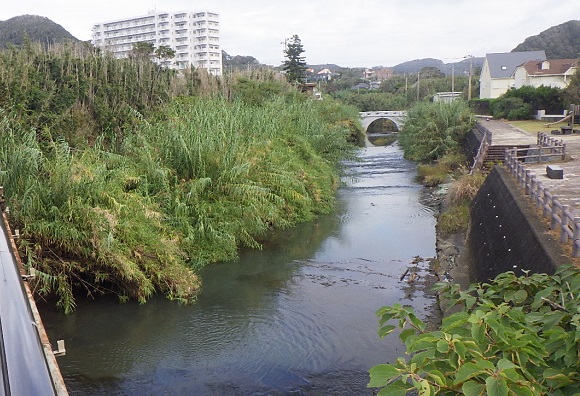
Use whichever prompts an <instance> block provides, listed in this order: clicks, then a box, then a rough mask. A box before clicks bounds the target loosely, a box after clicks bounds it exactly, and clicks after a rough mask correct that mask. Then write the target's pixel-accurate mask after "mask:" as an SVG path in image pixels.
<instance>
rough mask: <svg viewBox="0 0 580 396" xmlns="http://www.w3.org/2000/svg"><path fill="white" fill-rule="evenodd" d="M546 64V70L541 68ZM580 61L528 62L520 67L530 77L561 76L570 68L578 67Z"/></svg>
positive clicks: (552, 60)
mask: <svg viewBox="0 0 580 396" xmlns="http://www.w3.org/2000/svg"><path fill="white" fill-rule="evenodd" d="M544 62H547V63H546V65H545V66H546V68H544V69H543V68H542V64H543V63H544ZM579 64H580V59H550V60H548V61H535V60H534V61H528V62H526V63H524V64H523V65H522V67H523V68H524V69H526V72H527V73H528V75H530V76H542V75H554V74H560V75H563V74H564V73H566V72H567V71H568V70H570V68H572V67H578V65H579Z"/></svg>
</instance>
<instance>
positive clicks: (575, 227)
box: [572, 217, 580, 257]
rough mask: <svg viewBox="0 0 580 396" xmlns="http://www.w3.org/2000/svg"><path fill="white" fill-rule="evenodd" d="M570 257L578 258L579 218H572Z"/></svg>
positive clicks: (579, 240)
mask: <svg viewBox="0 0 580 396" xmlns="http://www.w3.org/2000/svg"><path fill="white" fill-rule="evenodd" d="M572 257H580V217H574V225H573V236H572Z"/></svg>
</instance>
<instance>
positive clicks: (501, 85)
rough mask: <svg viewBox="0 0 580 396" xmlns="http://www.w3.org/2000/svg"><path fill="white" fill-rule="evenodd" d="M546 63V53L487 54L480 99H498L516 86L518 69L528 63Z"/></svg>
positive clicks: (480, 84)
mask: <svg viewBox="0 0 580 396" xmlns="http://www.w3.org/2000/svg"><path fill="white" fill-rule="evenodd" d="M533 60H535V61H544V60H546V53H545V52H544V51H525V52H504V53H494V54H486V55H485V60H484V62H483V67H482V69H481V76H480V78H479V97H480V98H482V99H484V98H487V99H489V98H497V97H499V96H501V95H502V94H503V93H505V92H506V91H507V90H508V89H510V88H513V87H514V86H515V77H514V72H515V70H516V68H517V67H518V66H520V65H522V64H524V63H525V62H528V61H533Z"/></svg>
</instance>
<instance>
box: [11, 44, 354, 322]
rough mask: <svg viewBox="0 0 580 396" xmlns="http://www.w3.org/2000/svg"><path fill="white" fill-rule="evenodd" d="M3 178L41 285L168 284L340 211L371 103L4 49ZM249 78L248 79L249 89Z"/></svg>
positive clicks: (264, 77) (137, 295)
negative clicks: (362, 118)
mask: <svg viewBox="0 0 580 396" xmlns="http://www.w3.org/2000/svg"><path fill="white" fill-rule="evenodd" d="M0 71H1V72H0V90H1V91H2V92H3V95H2V96H0V108H2V109H3V110H2V112H1V113H0V128H1V129H2V134H0V140H1V142H0V169H1V172H0V183H1V184H2V185H3V186H4V187H5V191H6V196H7V204H8V205H9V206H10V208H11V210H10V223H11V225H12V226H13V227H15V228H19V229H20V230H21V236H22V238H21V239H20V240H19V250H20V252H21V255H22V257H23V261H24V262H25V265H26V266H27V267H34V268H36V269H37V274H38V276H37V284H36V289H37V290H38V291H39V292H40V293H41V294H45V295H46V294H55V295H56V296H57V298H58V302H57V305H58V306H59V307H61V308H62V309H63V310H65V312H70V311H71V310H73V309H74V306H75V302H74V293H75V292H76V291H84V292H85V293H86V294H87V295H94V294H96V293H116V294H117V295H118V296H119V299H120V300H121V301H125V300H127V299H136V300H138V301H140V302H144V301H146V299H147V298H148V297H149V296H151V295H152V294H153V293H155V292H161V293H164V294H165V295H167V296H168V298H171V299H176V300H179V301H183V302H187V301H191V300H192V299H193V298H195V295H196V292H197V290H198V289H199V286H200V281H199V279H198V278H197V276H196V274H195V271H196V270H197V269H198V268H200V267H201V266H203V265H206V264H208V263H211V262H215V261H221V260H229V259H233V258H235V257H236V256H237V249H238V248H239V247H240V246H248V247H253V248H260V244H259V243H258V242H257V238H258V237H262V236H264V234H265V233H266V232H267V231H268V230H269V229H271V228H272V227H290V226H292V225H294V224H297V223H298V222H302V221H305V220H309V219H312V218H313V217H314V216H316V215H318V214H320V213H326V212H328V211H330V210H331V208H332V207H333V203H334V192H335V189H336V188H337V186H338V183H339V177H338V172H339V169H338V163H339V161H340V160H342V159H344V158H345V157H348V156H350V155H351V153H352V150H353V146H352V145H351V144H349V142H348V141H349V140H355V139H356V138H357V137H358V126H357V119H358V113H357V111H356V109H354V108H347V107H344V106H342V105H340V104H339V103H337V102H335V101H332V100H331V99H328V100H325V101H315V100H311V99H308V98H307V97H306V96H304V95H301V94H299V93H297V92H296V91H295V90H294V89H293V88H292V87H291V86H290V85H288V84H287V83H285V82H280V81H276V79H275V78H274V77H273V75H272V74H270V73H264V72H260V73H257V74H254V73H252V74H250V75H249V76H248V77H246V78H242V77H238V76H235V75H231V76H229V77H228V78H224V79H217V78H214V77H211V76H209V75H207V74H206V73H204V72H203V71H195V70H189V71H187V72H186V73H184V74H183V75H178V74H176V73H175V72H173V71H170V70H165V69H162V68H159V67H158V66H156V65H155V64H153V63H152V62H150V61H148V60H144V59H137V58H135V59H128V60H114V59H111V58H108V57H103V56H101V55H99V54H95V53H93V52H89V51H85V50H79V49H78V48H73V47H62V48H59V49H58V50H56V49H55V50H53V51H51V52H47V51H45V50H43V49H41V48H40V47H34V46H32V47H29V48H27V49H24V50H16V49H11V50H8V51H4V52H0ZM238 89H239V90H238Z"/></svg>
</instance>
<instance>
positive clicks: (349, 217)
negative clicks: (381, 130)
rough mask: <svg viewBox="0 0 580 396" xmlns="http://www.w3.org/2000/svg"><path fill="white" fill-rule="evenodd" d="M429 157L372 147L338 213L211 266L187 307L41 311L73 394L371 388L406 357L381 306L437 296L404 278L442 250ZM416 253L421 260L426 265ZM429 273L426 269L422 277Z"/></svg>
mask: <svg viewBox="0 0 580 396" xmlns="http://www.w3.org/2000/svg"><path fill="white" fill-rule="evenodd" d="M415 168H416V165H415V164H414V163H412V162H410V161H406V160H404V159H403V157H402V152H401V150H400V149H399V148H398V147H397V146H396V145H395V146H388V147H367V148H363V149H361V161H360V162H359V161H357V162H353V163H349V164H347V166H346V175H345V178H344V182H345V185H344V186H343V187H342V188H341V189H340V190H339V191H338V194H337V201H338V202H337V209H336V211H335V213H333V214H331V215H327V216H323V217H321V218H319V219H317V220H316V221H314V222H310V223H306V224H303V225H301V226H299V227H297V228H295V229H292V230H285V231H279V232H276V233H275V234H274V235H272V237H271V238H269V240H268V242H267V243H266V244H265V245H264V249H263V250H262V251H244V252H242V254H241V257H240V259H239V260H238V261H236V262H229V263H220V264H216V265H212V266H209V267H207V268H206V269H205V270H204V271H203V272H202V274H201V275H202V278H203V282H204V286H203V290H202V293H201V294H200V295H199V298H198V300H197V302H196V303H195V304H193V305H189V306H182V305H178V304H176V303H172V302H169V301H166V300H165V299H163V298H161V297H158V298H153V299H152V300H151V301H150V302H148V303H147V304H145V305H139V304H136V303H126V304H118V303H117V302H116V301H114V300H109V299H107V298H103V299H99V300H97V301H79V302H78V308H77V311H76V312H75V313H74V314H72V315H69V316H64V315H63V314H60V313H58V312H56V311H55V310H54V309H52V308H51V307H48V306H41V307H40V308H41V313H42V316H43V319H44V323H45V326H46V328H47V332H48V334H49V337H50V339H51V340H52V341H53V342H54V343H55V342H56V340H57V339H64V340H65V342H66V348H67V354H66V356H63V357H60V358H58V362H59V365H60V368H61V371H62V373H63V376H64V378H65V382H66V384H67V387H68V389H69V392H70V393H71V394H73V395H370V394H372V390H370V389H368V388H367V387H366V385H367V383H368V370H369V369H370V368H371V367H372V366H374V365H376V364H379V363H385V362H389V361H393V360H394V359H395V358H396V357H397V356H402V355H403V354H404V347H403V345H402V344H401V342H400V341H399V339H398V337H397V336H396V335H392V336H388V337H386V338H384V339H380V338H379V337H378V335H377V329H378V322H377V318H376V316H375V311H376V310H377V309H378V308H380V307H381V306H383V305H389V304H393V303H397V302H400V303H402V304H408V305H411V306H413V307H414V308H415V309H416V310H417V311H418V312H419V313H420V314H421V315H423V316H425V317H426V316H429V315H435V313H433V308H432V305H433V302H434V299H433V297H432V296H430V295H429V294H428V293H425V292H424V291H423V290H422V289H421V288H415V287H412V285H409V283H408V282H406V281H404V280H403V281H402V282H401V281H400V277H401V275H402V274H403V273H404V272H405V271H406V269H408V268H413V270H414V269H415V268H417V270H418V273H419V274H423V275H425V274H426V267H428V264H425V263H421V262H419V263H418V264H416V262H417V260H415V257H416V256H420V257H422V258H429V257H433V256H434V255H435V217H434V213H433V211H432V210H431V209H430V208H428V207H426V206H424V205H422V204H421V203H420V196H421V192H422V188H421V186H420V185H418V184H416V183H415V182H414V177H415ZM413 261H415V263H414V264H412V262H413ZM421 271H422V272H421Z"/></svg>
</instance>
